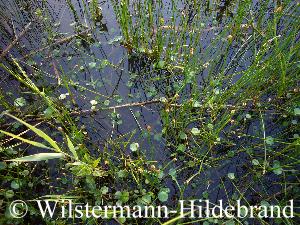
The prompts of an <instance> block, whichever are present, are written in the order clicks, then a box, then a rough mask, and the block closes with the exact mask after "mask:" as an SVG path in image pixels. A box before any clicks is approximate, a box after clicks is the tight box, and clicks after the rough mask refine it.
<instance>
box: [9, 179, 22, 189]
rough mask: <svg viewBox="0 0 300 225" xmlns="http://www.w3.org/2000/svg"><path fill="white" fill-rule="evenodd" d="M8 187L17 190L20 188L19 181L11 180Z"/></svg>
mask: <svg viewBox="0 0 300 225" xmlns="http://www.w3.org/2000/svg"><path fill="white" fill-rule="evenodd" d="M10 187H11V188H12V189H15V190H16V189H19V188H20V182H19V181H17V180H13V181H12V182H11V183H10Z"/></svg>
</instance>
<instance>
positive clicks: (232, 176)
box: [227, 173, 235, 180]
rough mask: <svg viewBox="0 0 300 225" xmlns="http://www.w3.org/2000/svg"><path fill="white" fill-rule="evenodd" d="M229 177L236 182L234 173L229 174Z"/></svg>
mask: <svg viewBox="0 0 300 225" xmlns="http://www.w3.org/2000/svg"><path fill="white" fill-rule="evenodd" d="M227 176H228V178H229V179H230V180H234V178H235V175H234V173H228V174H227Z"/></svg>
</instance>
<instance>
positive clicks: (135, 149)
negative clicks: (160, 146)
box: [130, 143, 140, 152]
mask: <svg viewBox="0 0 300 225" xmlns="http://www.w3.org/2000/svg"><path fill="white" fill-rule="evenodd" d="M139 147H140V145H139V143H131V144H130V150H131V151H133V152H136V151H137V150H138V149H139Z"/></svg>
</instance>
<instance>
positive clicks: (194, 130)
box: [191, 127, 200, 135]
mask: <svg viewBox="0 0 300 225" xmlns="http://www.w3.org/2000/svg"><path fill="white" fill-rule="evenodd" d="M191 132H192V134H193V135H199V134H200V130H199V129H198V128H197V127H193V128H192V130H191Z"/></svg>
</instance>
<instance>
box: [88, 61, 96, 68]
mask: <svg viewBox="0 0 300 225" xmlns="http://www.w3.org/2000/svg"><path fill="white" fill-rule="evenodd" d="M96 65H97V63H95V62H90V63H89V67H90V69H94V68H95V67H96Z"/></svg>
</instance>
